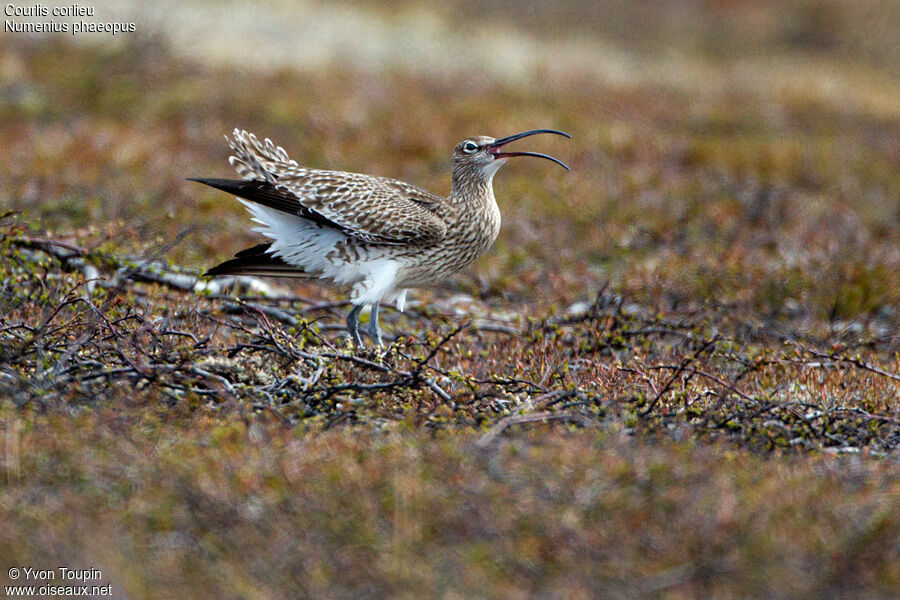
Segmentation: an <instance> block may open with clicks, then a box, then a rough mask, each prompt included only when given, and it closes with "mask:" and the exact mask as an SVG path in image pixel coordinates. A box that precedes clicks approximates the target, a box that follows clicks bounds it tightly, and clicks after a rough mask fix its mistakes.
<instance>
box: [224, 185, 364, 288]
mask: <svg viewBox="0 0 900 600" xmlns="http://www.w3.org/2000/svg"><path fill="white" fill-rule="evenodd" d="M238 200H239V201H240V203H241V204H243V205H244V206H245V207H246V208H247V210H248V211H249V212H250V215H251V216H252V217H253V221H255V222H256V223H259V224H260V225H262V227H254V228H253V231H256V232H258V233H261V234H263V235H264V236H266V237H267V238H269V239H271V240H272V247H271V248H269V250H268V251H269V252H270V253H271V254H273V255H275V256H277V257H278V258H280V259H282V260H283V261H285V262H286V263H288V264H291V265H294V266H296V267H299V268H300V269H302V270H303V271H305V272H307V273H309V274H316V273H321V274H323V275H326V276H327V275H328V273H329V271H334V268H335V266H336V265H335V264H334V263H333V262H331V261H330V260H328V258H327V256H328V253H329V252H331V251H332V250H333V249H334V246H335V245H336V244H337V243H338V242H340V241H341V240H346V239H347V236H345V235H344V234H343V233H341V232H340V231H338V230H336V229H331V228H330V227H322V226H321V225H318V224H316V223H313V222H312V221H307V220H306V219H304V218H303V217H298V216H296V215H291V214H288V213H286V212H282V211H280V210H276V209H274V208H268V207H265V206H262V205H261V204H256V203H255V202H249V201H247V200H243V199H241V198H238Z"/></svg>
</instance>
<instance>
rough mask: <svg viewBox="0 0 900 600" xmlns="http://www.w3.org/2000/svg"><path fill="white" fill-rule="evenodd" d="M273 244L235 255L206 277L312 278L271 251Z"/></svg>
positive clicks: (248, 249)
mask: <svg viewBox="0 0 900 600" xmlns="http://www.w3.org/2000/svg"><path fill="white" fill-rule="evenodd" d="M271 246H272V244H259V245H257V246H253V247H252V248H247V249H246V250H242V251H240V252H238V253H237V254H235V255H234V258H232V259H231V260H227V261H225V262H223V263H222V264H220V265H218V266H215V267H213V268H212V269H210V270H209V271H207V272H206V273H204V274H203V276H204V277H215V276H216V275H257V276H265V277H300V278H303V277H310V275H309V274H308V273H306V272H305V271H303V270H302V269H298V268H297V267H295V266H293V265H289V264H288V263H286V262H284V261H283V260H281V259H280V258H278V257H277V256H275V255H274V254H272V253H271V252H270V251H269V249H270V248H271Z"/></svg>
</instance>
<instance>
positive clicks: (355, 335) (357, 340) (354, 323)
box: [347, 304, 363, 348]
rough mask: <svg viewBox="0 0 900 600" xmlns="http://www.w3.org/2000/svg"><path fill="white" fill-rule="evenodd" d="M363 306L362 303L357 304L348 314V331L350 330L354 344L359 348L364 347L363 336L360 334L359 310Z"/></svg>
mask: <svg viewBox="0 0 900 600" xmlns="http://www.w3.org/2000/svg"><path fill="white" fill-rule="evenodd" d="M362 308H363V305H362V304H355V305H354V306H353V309H352V310H351V311H350V314H348V315H347V331H349V332H350V338H351V339H353V345H354V346H355V347H357V348H362V338H361V337H360V336H359V312H360V311H361V310H362Z"/></svg>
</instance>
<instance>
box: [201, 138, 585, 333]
mask: <svg viewBox="0 0 900 600" xmlns="http://www.w3.org/2000/svg"><path fill="white" fill-rule="evenodd" d="M538 133H553V134H556V135H562V136H565V137H567V138H571V137H572V136H570V135H569V134H567V133H564V132H562V131H556V130H555V129H533V130H531V131H525V132H523V133H517V134H516V135H511V136H508V137H504V138H500V139H494V138H492V137H486V136H477V137H471V138H466V139H464V140H463V141H461V142H460V143H458V144H457V145H456V147H455V148H454V149H453V175H452V182H451V186H450V194H449V195H448V196H447V197H446V198H442V197H441V196H437V195H435V194H431V193H429V192H426V191H425V190H423V189H420V188H418V187H416V186H414V185H410V184H408V183H404V182H402V181H397V180H395V179H389V178H387V177H375V176H373V175H362V174H358V173H344V172H340V171H324V170H319V169H310V168H307V167H301V166H300V165H298V164H297V162H296V161H294V160H291V159H290V158H288V155H287V152H285V151H284V148H282V147H280V146H275V144H273V143H272V141H271V140H269V139H268V138H267V139H266V140H265V142H263V143H260V141H259V140H258V139H257V138H256V136H255V135H253V134H252V133H247V132H246V131H242V130H238V129H235V130H234V133H233V139H231V140H229V144H230V146H231V149H232V150H233V151H234V154H233V155H232V156H231V157H230V158H229V162H230V163H231V165H232V166H233V167H234V168H235V170H237V172H238V174H239V175H240V176H241V177H242V179H238V180H229V179H201V178H192V179H191V181H199V182H200V183H205V184H206V185H209V186H212V187H214V188H218V189H220V190H224V191H226V192H228V193H230V194H234V195H235V196H237V197H238V200H239V201H240V202H241V203H243V204H244V206H246V207H247V210H248V211H249V212H250V215H251V216H252V219H253V221H255V222H256V223H258V224H259V225H260V227H257V228H255V229H254V231H257V232H259V233H261V234H263V235H264V236H266V237H267V238H269V239H271V240H272V241H271V242H268V243H265V244H259V245H257V246H254V247H252V248H248V249H247V250H244V251H242V252H238V253H237V254H236V255H235V257H234V258H233V259H231V260H229V261H226V262H224V263H222V264H220V265H218V266H216V267H213V268H212V269H210V270H209V271H207V272H206V273H205V275H209V276H214V275H236V274H241V275H266V276H272V277H303V278H315V279H324V280H331V281H333V282H334V283H337V284H348V285H351V286H352V293H351V300H352V304H353V308H352V309H351V310H350V313H349V314H348V315H347V329H348V331H349V332H350V336H351V337H352V338H353V342H354V343H355V344H356V345H357V346H360V345H362V338H361V337H360V334H359V313H360V311H361V310H362V308H363V307H364V306H365V305H370V306H371V307H372V309H371V313H370V317H369V335H370V337H371V338H372V341H373V342H374V343H375V344H378V345H381V329H380V327H379V325H378V305H379V303H380V302H381V301H382V300H384V299H385V298H391V297H393V298H394V299H396V302H397V307H398V308H399V309H400V310H401V311H402V310H403V306H404V304H405V302H406V291H407V290H408V289H409V288H415V287H422V286H427V285H431V284H435V283H438V282H440V281H442V280H443V279H445V278H446V277H447V276H449V275H451V274H452V273H455V272H456V271H459V270H460V269H462V268H463V267H465V266H466V265H468V264H469V263H471V262H472V261H473V260H475V259H476V258H478V257H479V256H481V255H482V254H483V253H484V252H485V251H486V250H487V249H488V248H490V246H491V244H493V243H494V239H495V238H496V237H497V233H498V232H499V231H500V210H499V209H498V208H497V202H496V201H495V200H494V191H493V188H492V187H491V182H492V181H493V178H494V173H496V172H497V169H499V168H500V167H501V166H502V165H503V163H505V162H506V159H507V158H509V157H511V156H536V157H538V158H546V159H548V160H551V161H553V162H555V163H557V164H559V165H561V166H562V167H564V168H565V169H566V170H568V169H569V167H567V166H566V165H565V164H564V163H563V162H561V161H559V160H557V159H556V158H553V157H552V156H548V155H546V154H539V153H537V152H503V151H502V150H501V148H503V147H504V146H505V145H506V144H508V143H509V142H512V141H515V140H518V139H521V138H524V137H527V136H530V135H535V134H538ZM226 139H227V137H226Z"/></svg>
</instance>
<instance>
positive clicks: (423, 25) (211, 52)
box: [0, 0, 900, 318]
mask: <svg viewBox="0 0 900 600" xmlns="http://www.w3.org/2000/svg"><path fill="white" fill-rule="evenodd" d="M25 20H28V19H25ZM31 20H34V19H31ZM89 20H90V19H89ZM93 20H94V21H98V22H115V21H119V22H133V23H134V24H135V29H136V31H135V32H134V33H120V34H118V35H115V36H113V35H111V34H108V33H87V34H85V33H82V34H78V35H71V34H32V35H29V34H21V33H15V34H13V33H6V34H4V36H3V37H2V42H0V44H2V46H0V49H2V62H0V78H2V88H0V102H2V104H0V117H2V119H3V130H2V140H0V141H2V143H3V146H4V148H5V149H6V154H7V155H8V157H9V160H8V161H7V162H6V165H5V167H4V168H3V170H2V171H0V189H2V191H3V195H2V199H0V202H2V203H3V206H4V207H6V208H12V209H15V210H23V211H26V213H27V214H28V215H30V216H32V217H35V218H39V219H40V220H41V222H42V223H43V224H44V225H45V226H46V227H50V228H61V229H66V230H72V229H76V228H88V229H91V228H93V229H98V230H101V229H102V230H103V231H104V232H105V233H102V234H101V233H99V232H95V233H94V234H95V235H98V236H100V237H103V236H106V238H109V239H112V238H113V237H115V238H116V239H117V240H118V241H119V242H123V243H129V244H133V245H137V246H140V245H141V244H147V243H155V242H153V240H155V239H156V238H157V237H161V238H164V239H171V238H173V237H174V236H175V235H176V234H177V233H178V232H179V231H181V229H182V228H184V227H185V226H187V225H188V224H190V225H193V226H194V227H196V228H197V231H196V234H193V235H191V236H189V237H188V238H187V239H186V240H185V242H184V243H182V244H180V245H179V246H178V247H177V248H176V249H175V250H173V251H172V254H171V256H172V258H173V259H174V260H177V261H180V262H183V263H185V264H186V265H187V266H194V267H196V268H203V267H204V266H206V265H208V264H210V263H211V262H214V261H217V260H219V259H221V258H222V257H223V256H228V255H229V254H230V253H231V252H232V251H233V250H235V249H237V248H239V247H241V246H242V245H243V244H245V243H247V241H250V240H252V239H253V238H252V235H253V234H249V233H247V232H246V228H245V227H244V223H245V220H244V217H243V215H242V211H241V210H240V209H239V208H238V206H236V203H233V202H230V201H227V200H225V199H223V198H222V197H221V195H220V194H218V193H216V192H214V191H211V190H204V189H198V187H199V186H194V185H190V184H187V183H186V182H185V181H184V178H185V177H188V176H226V175H228V174H229V168H228V166H227V163H226V162H225V158H226V156H227V153H226V146H225V144H224V142H223V137H222V136H223V134H225V133H228V132H230V130H231V129H232V128H233V127H236V126H237V127H242V128H247V129H249V130H252V131H255V132H257V134H258V135H260V136H264V137H271V138H272V139H273V140H275V141H276V142H277V143H278V144H280V145H283V146H284V147H285V148H286V149H287V150H288V151H289V153H290V154H291V155H292V156H293V157H295V158H296V159H298V160H300V161H301V162H303V163H305V164H308V165H311V166H315V167H320V168H332V169H341V170H351V171H362V172H367V173H375V174H381V175H388V176H393V177H397V178H400V179H405V180H408V181H411V182H413V183H416V184H418V185H420V186H421V187H425V188H426V189H429V190H432V191H435V192H437V193H446V192H447V191H448V188H449V178H448V171H449V159H448V155H449V150H450V148H451V147H452V146H453V145H454V144H455V143H456V141H458V140H459V139H462V138H463V137H465V136H467V135H481V134H484V135H493V136H502V135H507V134H509V133H511V132H516V131H521V130H524V129H529V128H534V127H554V128H561V129H564V130H568V131H570V132H571V133H572V134H573V135H574V136H575V140H574V142H573V143H571V144H566V143H562V142H558V141H553V140H542V141H538V142H535V143H537V144H539V146H538V149H543V150H546V151H550V152H552V153H555V154H556V155H559V156H561V157H562V158H563V159H567V160H568V161H569V162H572V163H574V166H575V171H574V173H572V174H571V175H570V176H562V174H561V173H556V172H555V171H554V170H552V169H545V168H539V167H541V166H543V165H529V164H527V163H524V164H523V163H519V164H518V165H510V166H508V167H507V168H506V169H505V170H504V172H503V174H502V175H501V176H500V177H498V179H497V181H496V186H497V196H498V198H499V200H500V204H501V208H502V211H503V213H504V219H505V222H506V225H507V226H506V227H504V229H503V232H502V233H501V237H500V239H499V240H498V244H497V248H496V251H495V252H493V253H492V254H491V255H489V256H487V257H485V258H484V259H483V260H482V261H480V262H479V263H478V265H477V266H476V267H475V268H474V270H470V271H469V273H468V274H463V275H461V276H460V277H459V278H458V281H457V283H455V284H454V285H455V286H456V287H457V289H462V290H463V291H465V292H467V293H471V294H473V295H478V294H482V295H484V294H489V295H491V294H492V295H494V296H503V297H504V298H503V299H504V301H515V300H519V301H521V300H523V299H525V298H527V299H528V300H529V301H534V300H535V299H538V300H540V301H542V303H543V304H554V303H566V302H571V301H574V300H577V299H578V296H579V295H583V293H582V290H584V289H586V288H590V287H591V286H592V285H599V284H600V283H602V282H604V281H612V282H613V283H614V284H615V285H618V286H624V288H625V289H626V290H628V291H629V292H633V293H635V294H637V295H638V296H640V297H643V298H650V297H653V298H656V299H659V298H660V297H661V295H662V290H663V289H665V290H666V292H667V294H668V295H669V296H670V298H669V301H670V302H676V303H677V302H679V301H686V300H687V299H706V298H717V299H719V300H724V301H740V302H748V303H749V304H750V305H751V306H752V307H754V308H756V309H762V310H764V311H767V312H769V313H780V312H782V311H783V310H785V308H787V309H788V310H789V311H790V310H794V311H795V312H796V311H797V310H799V309H800V308H798V307H803V308H804V310H803V312H804V314H807V313H809V312H810V311H811V312H812V313H814V314H815V315H816V316H818V317H830V318H835V317H845V318H850V317H853V316H856V315H858V314H859V313H860V312H865V313H867V314H869V313H877V311H878V309H881V308H884V307H885V305H887V304H890V302H888V300H896V290H897V288H896V286H893V284H894V283H896V274H895V271H896V269H894V268H892V267H893V266H896V261H897V242H898V228H897V217H898V200H897V197H898V169H897V166H898V114H900V100H898V98H900V80H898V77H897V75H898V72H897V65H898V64H900V49H898V42H897V36H896V31H897V25H898V22H900V5H898V3H896V2H892V1H877V0H866V1H862V2H852V3H851V2H828V1H822V0H796V1H790V2H767V1H763V0H760V1H750V0H735V1H690V2H688V1H683V2H681V1H680V2H643V3H637V4H635V3H631V2H624V1H623V2H618V1H609V2H560V3H554V4H553V5H552V6H546V5H545V4H544V3H540V2H516V3H511V2H509V3H508V2H477V1H476V2H456V1H452V0H451V1H448V2H443V3H439V4H432V3H415V2H401V3H393V2H348V3H331V2H288V1H278V0H270V1H264V2H239V1H229V2H207V1H195V2H180V1H179V2H175V1H169V0H159V1H157V2H153V3H144V2H126V1H117V0H107V1H105V2H101V3H99V4H98V5H97V6H96V7H95V17H93ZM223 218H224V219H225V220H224V221H223V220H222V219H223ZM223 224H224V225H227V227H224V228H223V227H221V225H223ZM549 265H553V268H552V273H551V272H548V270H547V268H548V266H549ZM557 267H561V268H557ZM473 273H474V276H473ZM473 277H474V278H473ZM760 279H762V281H760ZM539 281H547V282H548V286H544V285H541V286H535V285H533V284H534V283H535V282H539ZM823 283H825V285H820V284H823ZM832 290H838V291H839V293H838V294H836V295H835V294H834V293H832ZM535 296H536V297H537V298H535Z"/></svg>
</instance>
